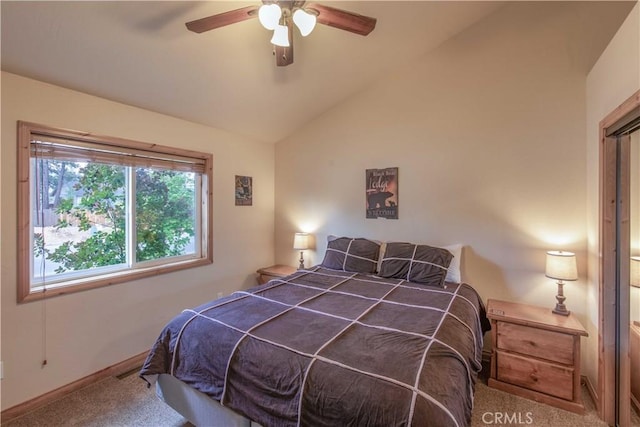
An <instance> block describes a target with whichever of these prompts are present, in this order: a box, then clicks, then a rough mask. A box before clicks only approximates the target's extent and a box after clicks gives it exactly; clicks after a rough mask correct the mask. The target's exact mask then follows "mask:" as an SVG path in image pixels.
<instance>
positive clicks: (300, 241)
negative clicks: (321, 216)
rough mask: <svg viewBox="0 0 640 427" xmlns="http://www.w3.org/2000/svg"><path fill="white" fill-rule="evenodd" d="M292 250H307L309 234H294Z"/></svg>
mask: <svg viewBox="0 0 640 427" xmlns="http://www.w3.org/2000/svg"><path fill="white" fill-rule="evenodd" d="M293 249H300V250H304V249H309V234H307V233H296V235H295V236H294V237H293Z"/></svg>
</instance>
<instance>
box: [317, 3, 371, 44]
mask: <svg viewBox="0 0 640 427" xmlns="http://www.w3.org/2000/svg"><path fill="white" fill-rule="evenodd" d="M307 8H309V9H315V10H316V11H317V12H318V18H317V22H318V23H320V24H324V25H329V26H330V27H334V28H339V29H341V30H345V31H350V32H352V33H356V34H360V35H361V36H366V35H367V34H369V33H370V32H371V31H373V29H374V28H375V27H376V22H377V19H376V18H370V17H368V16H364V15H358V14H357V13H353V12H347V11H346V10H341V9H336V8H334V7H329V6H323V5H321V4H315V3H314V4H313V5H309V6H307Z"/></svg>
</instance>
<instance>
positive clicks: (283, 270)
mask: <svg viewBox="0 0 640 427" xmlns="http://www.w3.org/2000/svg"><path fill="white" fill-rule="evenodd" d="M296 271H297V270H296V268H295V267H291V266H288V265H280V264H277V265H272V266H270V267H265V268H261V269H259V270H258V271H257V273H258V283H259V284H261V285H264V284H265V283H267V282H268V281H269V280H271V279H276V278H281V277H285V276H288V275H290V274H293V273H295V272H296Z"/></svg>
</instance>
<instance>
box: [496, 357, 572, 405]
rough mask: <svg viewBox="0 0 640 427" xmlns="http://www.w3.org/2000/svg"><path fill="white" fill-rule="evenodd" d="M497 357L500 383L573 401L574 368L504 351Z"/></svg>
mask: <svg viewBox="0 0 640 427" xmlns="http://www.w3.org/2000/svg"><path fill="white" fill-rule="evenodd" d="M496 356H497V359H498V360H497V363H498V377H497V379H498V380H499V381H504V382H507V383H510V384H514V385H517V386H520V387H524V388H527V389H530V390H535V391H539V392H541V393H545V394H548V395H550V396H555V397H559V398H561V399H566V400H573V369H572V368H569V367H566V366H560V365H555V364H553V363H547V362H543V361H541V360H535V359H529V358H526V357H521V356H518V355H515V354H510V353H504V352H502V351H497V352H496Z"/></svg>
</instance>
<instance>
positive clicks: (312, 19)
mask: <svg viewBox="0 0 640 427" xmlns="http://www.w3.org/2000/svg"><path fill="white" fill-rule="evenodd" d="M316 20H317V19H316V15H315V14H314V13H312V12H308V11H306V10H303V9H297V10H296V11H295V12H293V22H294V23H295V24H296V27H298V29H299V30H300V34H302V36H303V37H306V36H308V35H309V34H311V31H313V29H314V28H315V26H316Z"/></svg>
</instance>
